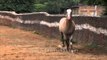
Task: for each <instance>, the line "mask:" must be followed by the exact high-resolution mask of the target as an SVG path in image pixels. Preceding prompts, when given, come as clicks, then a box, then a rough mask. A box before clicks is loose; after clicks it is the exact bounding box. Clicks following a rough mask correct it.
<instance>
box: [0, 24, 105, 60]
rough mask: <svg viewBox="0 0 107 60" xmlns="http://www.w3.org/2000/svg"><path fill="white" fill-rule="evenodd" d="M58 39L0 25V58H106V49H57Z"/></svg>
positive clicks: (93, 59) (24, 59)
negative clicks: (73, 50)
mask: <svg viewBox="0 0 107 60" xmlns="http://www.w3.org/2000/svg"><path fill="white" fill-rule="evenodd" d="M59 44H60V41H59V40H57V39H50V38H45V37H43V36H41V35H37V34H34V33H33V32H31V31H25V30H20V29H15V28H10V27H7V26H0V60H107V53H106V51H103V52H100V51H97V50H95V51H93V50H87V49H83V48H81V49H80V51H78V52H77V53H70V52H66V51H62V50H58V49H57V46H58V45H59Z"/></svg>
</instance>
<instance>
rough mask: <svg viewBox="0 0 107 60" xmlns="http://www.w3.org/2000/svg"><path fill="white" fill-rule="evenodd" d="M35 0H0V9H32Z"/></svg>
mask: <svg viewBox="0 0 107 60" xmlns="http://www.w3.org/2000/svg"><path fill="white" fill-rule="evenodd" d="M34 2H35V0H0V10H5V11H15V12H18V13H21V12H32V11H34Z"/></svg>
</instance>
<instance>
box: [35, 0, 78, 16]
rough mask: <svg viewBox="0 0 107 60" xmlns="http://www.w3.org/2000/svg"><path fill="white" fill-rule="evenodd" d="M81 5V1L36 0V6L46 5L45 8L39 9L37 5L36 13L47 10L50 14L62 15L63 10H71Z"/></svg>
mask: <svg viewBox="0 0 107 60" xmlns="http://www.w3.org/2000/svg"><path fill="white" fill-rule="evenodd" d="M78 3H79V0H36V4H41V5H44V7H41V8H39V9H38V8H37V7H39V6H38V5H36V11H42V9H44V8H45V11H46V12H48V13H54V14H56V13H62V12H63V11H62V10H63V9H66V8H70V7H71V6H73V5H76V4H78Z"/></svg>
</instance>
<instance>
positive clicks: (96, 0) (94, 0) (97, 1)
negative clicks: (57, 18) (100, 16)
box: [80, 0, 104, 5]
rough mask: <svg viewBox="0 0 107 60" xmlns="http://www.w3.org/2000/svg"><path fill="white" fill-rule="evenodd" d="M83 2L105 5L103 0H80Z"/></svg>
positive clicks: (85, 3)
mask: <svg viewBox="0 0 107 60" xmlns="http://www.w3.org/2000/svg"><path fill="white" fill-rule="evenodd" d="M80 3H81V4H84V5H103V3H104V2H103V0H80Z"/></svg>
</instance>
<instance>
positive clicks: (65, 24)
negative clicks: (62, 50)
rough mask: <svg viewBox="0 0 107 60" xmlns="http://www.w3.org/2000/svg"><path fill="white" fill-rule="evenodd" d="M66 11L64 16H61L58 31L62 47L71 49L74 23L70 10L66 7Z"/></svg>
mask: <svg viewBox="0 0 107 60" xmlns="http://www.w3.org/2000/svg"><path fill="white" fill-rule="evenodd" d="M66 12H67V13H66V16H65V17H63V18H61V20H60V22H59V31H60V33H61V41H62V47H66V48H67V51H71V49H72V40H73V33H74V31H75V23H74V21H73V20H72V10H71V9H67V11H66Z"/></svg>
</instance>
